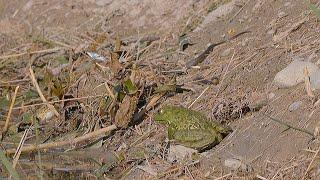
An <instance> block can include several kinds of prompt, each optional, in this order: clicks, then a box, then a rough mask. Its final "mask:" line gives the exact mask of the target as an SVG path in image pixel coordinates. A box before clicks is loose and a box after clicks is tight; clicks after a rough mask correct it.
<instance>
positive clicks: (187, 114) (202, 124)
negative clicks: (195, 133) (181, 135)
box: [170, 106, 211, 129]
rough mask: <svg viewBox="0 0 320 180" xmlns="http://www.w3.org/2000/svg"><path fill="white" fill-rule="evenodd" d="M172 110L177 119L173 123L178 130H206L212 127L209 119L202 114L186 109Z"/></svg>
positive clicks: (172, 108)
mask: <svg viewBox="0 0 320 180" xmlns="http://www.w3.org/2000/svg"><path fill="white" fill-rule="evenodd" d="M170 108H171V111H172V113H173V114H174V117H175V118H174V119H173V122H172V123H173V124H174V126H176V128H177V129H206V128H208V127H209V126H211V123H210V122H209V121H208V119H207V117H206V116H205V115H203V114H201V113H200V112H197V111H194V110H190V109H187V108H184V107H174V106H171V107H170Z"/></svg>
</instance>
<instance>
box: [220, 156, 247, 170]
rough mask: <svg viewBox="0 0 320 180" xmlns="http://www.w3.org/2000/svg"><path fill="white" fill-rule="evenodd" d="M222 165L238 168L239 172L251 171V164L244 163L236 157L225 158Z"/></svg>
mask: <svg viewBox="0 0 320 180" xmlns="http://www.w3.org/2000/svg"><path fill="white" fill-rule="evenodd" d="M224 166H226V167H228V168H230V169H232V170H234V171H236V170H238V171H241V172H253V168H252V166H250V165H249V164H247V163H245V162H244V161H243V160H241V159H236V158H230V159H226V160H225V161H224Z"/></svg>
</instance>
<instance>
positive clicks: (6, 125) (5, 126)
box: [1, 86, 19, 139]
mask: <svg viewBox="0 0 320 180" xmlns="http://www.w3.org/2000/svg"><path fill="white" fill-rule="evenodd" d="M18 90H19V86H17V87H16V89H15V90H14V95H13V98H12V101H11V104H10V107H9V112H8V116H7V119H6V123H5V125H4V127H3V132H2V136H1V139H3V138H4V136H5V134H6V132H7V131H8V128H9V122H10V117H11V113H12V109H13V106H14V103H15V101H16V97H17V93H18Z"/></svg>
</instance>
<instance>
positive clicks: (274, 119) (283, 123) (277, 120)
mask: <svg viewBox="0 0 320 180" xmlns="http://www.w3.org/2000/svg"><path fill="white" fill-rule="evenodd" d="M263 115H264V116H266V117H267V118H269V119H270V120H272V121H275V122H277V123H279V124H282V125H284V126H287V127H288V128H290V129H294V130H296V131H300V132H303V133H306V134H309V135H310V136H312V138H314V139H315V138H316V137H315V136H314V134H313V133H312V132H310V131H308V130H306V129H300V128H297V127H294V126H292V125H290V124H288V123H286V122H283V121H281V120H279V119H276V118H273V117H271V116H269V115H267V114H263Z"/></svg>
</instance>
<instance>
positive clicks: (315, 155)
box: [304, 146, 320, 177]
mask: <svg viewBox="0 0 320 180" xmlns="http://www.w3.org/2000/svg"><path fill="white" fill-rule="evenodd" d="M319 151H320V146H319V148H318V150H317V151H316V153H315V154H314V156H313V157H312V160H311V162H310V164H309V166H308V168H307V170H306V172H305V173H304V177H305V176H306V175H307V174H308V172H309V171H310V168H311V166H312V164H313V161H314V160H315V159H316V157H317V156H318V154H319Z"/></svg>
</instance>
